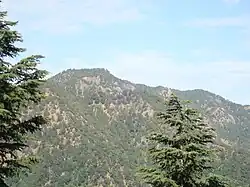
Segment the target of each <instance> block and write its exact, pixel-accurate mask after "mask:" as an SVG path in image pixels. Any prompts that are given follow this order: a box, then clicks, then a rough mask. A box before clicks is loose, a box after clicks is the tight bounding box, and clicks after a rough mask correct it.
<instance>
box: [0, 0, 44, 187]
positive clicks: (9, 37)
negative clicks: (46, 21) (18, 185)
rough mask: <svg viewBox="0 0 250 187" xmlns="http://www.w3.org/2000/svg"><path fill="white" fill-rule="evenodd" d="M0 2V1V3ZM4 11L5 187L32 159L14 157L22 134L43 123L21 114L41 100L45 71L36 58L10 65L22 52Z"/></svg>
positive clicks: (0, 140)
mask: <svg viewBox="0 0 250 187" xmlns="http://www.w3.org/2000/svg"><path fill="white" fill-rule="evenodd" d="M0 3H1V1H0ZM6 16H7V12H3V11H2V12H0V186H8V185H7V184H6V179H7V178H9V177H11V176H13V175H15V174H16V173H17V172H18V171H20V169H23V168H24V169H25V168H28V166H29V164H32V163H33V162H34V161H35V159H33V158H29V157H21V158H20V156H18V152H21V153H22V151H23V150H24V148H25V147H27V146H28V145H27V139H26V138H25V137H26V135H28V134H29V133H34V132H36V131H37V130H40V128H41V126H42V125H43V124H45V123H46V120H45V119H44V118H43V117H42V116H33V117H31V118H28V119H25V118H24V116H22V111H25V110H27V107H28V106H29V104H31V103H33V104H38V103H39V102H40V101H41V99H43V97H44V93H43V92H42V91H41V90H40V85H41V84H42V83H44V81H45V76H46V75H47V72H46V71H44V70H38V69H37V65H38V63H39V60H40V59H41V58H43V56H40V55H34V56H30V57H27V58H25V59H22V60H20V61H19V62H17V63H10V62H9V61H8V59H9V60H15V59H16V57H17V56H18V55H19V54H20V53H22V52H24V51H25V49H24V48H19V47H17V46H16V45H15V43H17V42H22V37H21V35H20V34H19V33H18V32H17V31H14V30H11V28H12V27H13V26H15V25H16V24H17V22H12V21H7V20H6Z"/></svg>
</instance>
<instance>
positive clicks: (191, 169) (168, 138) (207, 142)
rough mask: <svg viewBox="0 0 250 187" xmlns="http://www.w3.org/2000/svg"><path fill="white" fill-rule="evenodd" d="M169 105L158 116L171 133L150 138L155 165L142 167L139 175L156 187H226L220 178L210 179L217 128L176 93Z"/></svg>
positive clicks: (213, 176)
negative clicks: (180, 99) (209, 173)
mask: <svg viewBox="0 0 250 187" xmlns="http://www.w3.org/2000/svg"><path fill="white" fill-rule="evenodd" d="M165 106H166V109H165V111H164V112H160V113H158V114H157V117H158V119H159V121H160V122H161V126H163V127H164V128H166V129H167V130H168V132H171V133H168V132H165V131H161V132H154V133H152V134H150V135H149V136H148V140H149V144H150V148H149V149H148V153H149V157H150V159H151V161H152V165H150V166H146V167H142V168H140V169H139V172H138V175H139V176H140V177H141V178H142V179H143V181H144V182H145V183H148V184H151V185H152V186H154V187H165V186H166V187H167V186H169V187H170V186H171V187H197V186H225V185H226V183H224V182H223V181H222V180H221V178H220V176H215V175H211V176H206V174H207V173H208V172H209V170H210V169H212V162H213V155H214V151H213V142H214V138H215V131H214V129H213V128H212V127H210V126H209V125H208V124H207V123H206V122H205V121H204V119H203V117H202V116H201V114H200V113H199V112H198V111H197V110H195V109H192V108H189V107H188V105H187V104H182V103H181V102H180V101H179V99H178V98H177V97H176V96H175V95H174V94H171V95H170V98H169V99H168V100H167V102H166V105H165ZM215 184H216V185H215ZM219 184H220V185H219Z"/></svg>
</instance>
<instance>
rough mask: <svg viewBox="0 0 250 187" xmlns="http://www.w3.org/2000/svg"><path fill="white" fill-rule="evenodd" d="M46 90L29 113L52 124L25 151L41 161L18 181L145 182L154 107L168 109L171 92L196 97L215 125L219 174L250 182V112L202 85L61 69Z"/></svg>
mask: <svg viewBox="0 0 250 187" xmlns="http://www.w3.org/2000/svg"><path fill="white" fill-rule="evenodd" d="M43 89H45V90H46V92H47V98H46V100H45V101H43V102H42V103H41V104H40V105H38V106H31V107H30V109H29V110H28V111H27V113H26V115H32V114H36V113H39V114H43V115H44V116H46V117H48V119H49V121H50V122H49V124H48V125H47V126H46V127H44V128H43V130H42V131H41V132H40V133H37V134H36V138H37V141H35V142H32V144H31V145H32V146H31V149H30V150H27V151H30V152H32V153H34V154H38V155H39V156H40V157H41V162H40V163H39V164H38V165H36V166H34V168H33V172H32V173H30V174H28V176H23V177H22V178H21V179H17V180H16V181H15V182H13V183H12V184H13V185H12V186H16V187H17V186H18V187H24V186H27V187H33V186H36V185H38V186H51V187H52V186H53V187H54V186H58V187H59V186H70V187H75V186H121V187H122V186H143V185H141V184H140V183H139V182H138V180H137V179H136V177H135V170H136V168H137V167H138V166H140V165H141V164H143V163H144V162H145V161H146V157H145V153H144V151H143V150H145V147H146V142H145V136H146V135H147V134H148V133H149V132H150V131H152V130H159V127H158V125H157V123H156V121H155V112H157V111H162V110H164V101H165V99H166V98H167V97H168V96H169V94H170V93H171V92H174V93H175V94H176V95H177V96H178V97H179V98H180V99H184V100H191V101H193V103H192V105H191V106H193V107H194V108H197V109H199V110H200V111H201V112H202V114H203V115H204V116H205V117H206V120H207V121H208V122H209V124H211V125H212V126H213V127H214V128H215V129H216V132H217V134H218V137H217V139H216V143H217V145H218V149H219V150H220V154H219V155H218V157H219V158H220V160H221V161H220V162H219V163H217V164H218V165H217V169H216V171H215V172H216V173H220V174H223V175H226V176H230V177H231V178H233V179H234V180H238V181H241V182H242V183H247V182H250V181H249V179H248V176H249V175H250V169H249V168H248V166H247V163H250V162H249V159H248V158H249V155H248V151H249V150H250V132H249V131H248V129H249V128H250V113H249V112H248V111H247V110H246V109H245V108H244V106H243V105H240V104H234V103H233V102H230V101H228V100H226V99H224V98H223V97H221V96H219V95H216V94H213V93H211V92H208V91H204V90H202V89H196V90H188V91H179V90H175V89H170V88H166V87H161V86H157V87H150V86H146V85H143V84H134V83H132V82H130V81H127V80H122V79H119V78H117V77H115V76H114V75H112V74H111V73H110V72H109V71H108V70H106V69H103V68H97V69H80V70H72V69H69V70H66V71H63V72H61V73H59V74H57V75H55V76H54V77H51V78H50V79H48V81H47V83H46V84H45V85H44V87H43ZM233 164H234V165H235V166H234V167H232V166H233Z"/></svg>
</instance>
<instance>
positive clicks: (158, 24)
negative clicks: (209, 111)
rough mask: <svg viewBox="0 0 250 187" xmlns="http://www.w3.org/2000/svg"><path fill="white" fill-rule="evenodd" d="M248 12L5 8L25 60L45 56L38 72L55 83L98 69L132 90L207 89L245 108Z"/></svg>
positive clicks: (95, 3) (171, 2) (244, 0)
mask: <svg viewBox="0 0 250 187" xmlns="http://www.w3.org/2000/svg"><path fill="white" fill-rule="evenodd" d="M249 7H250V1H248V0H209V1H207V2H206V3H204V1H200V0H193V1H192V3H190V2H189V1H184V0H157V1H156V0H84V1H82V0H75V1H74V2H73V3H72V2H71V1H62V0H43V1H39V0H22V1H17V0H3V8H4V9H6V10H8V17H9V18H10V19H11V20H17V21H19V24H18V26H17V29H18V31H19V32H21V33H22V35H23V39H24V43H23V45H24V46H25V47H26V48H27V49H28V50H27V52H26V53H24V54H23V56H26V55H31V54H42V55H44V56H45V57H46V59H45V60H44V61H43V62H42V65H41V66H42V67H43V68H44V69H46V70H48V71H50V72H51V73H52V74H53V75H55V74H57V73H59V72H61V71H63V70H65V69H69V68H77V69H80V68H93V67H104V68H107V69H109V70H110V72H112V73H113V74H114V75H116V76H118V77H120V78H123V79H126V80H131V81H133V82H136V83H143V84H147V85H154V86H157V85H163V86H167V87H171V88H176V89H181V90H187V89H205V90H209V91H211V92H213V93H217V94H219V95H223V96H224V97H225V98H227V99H230V100H231V101H234V102H236V103H241V104H250V97H249V93H250V86H249V81H248V80H249V79H250V55H249V54H250V53H249V44H250V37H249V28H250V21H249V20H250V17H249ZM55 10H56V11H55ZM65 12H67V14H66V13H65Z"/></svg>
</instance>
